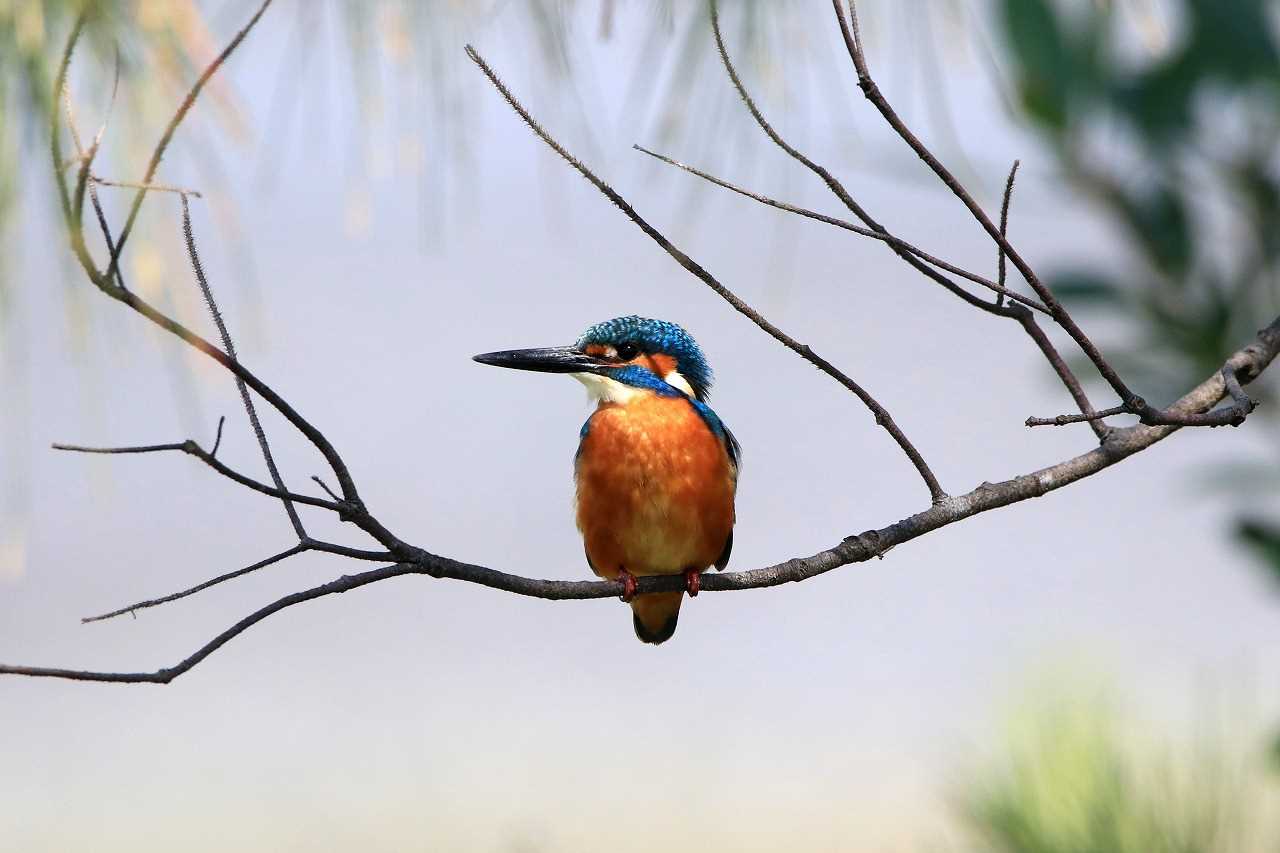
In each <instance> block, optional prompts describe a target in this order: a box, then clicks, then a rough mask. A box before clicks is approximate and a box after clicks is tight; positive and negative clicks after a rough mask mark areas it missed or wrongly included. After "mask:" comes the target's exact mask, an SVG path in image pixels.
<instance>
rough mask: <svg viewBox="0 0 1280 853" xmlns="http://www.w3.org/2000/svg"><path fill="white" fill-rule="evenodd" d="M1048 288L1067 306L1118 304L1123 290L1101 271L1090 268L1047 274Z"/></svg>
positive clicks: (1123, 297)
mask: <svg viewBox="0 0 1280 853" xmlns="http://www.w3.org/2000/svg"><path fill="white" fill-rule="evenodd" d="M1048 281H1049V289H1050V290H1052V291H1053V295H1054V296H1056V297H1058V298H1059V299H1061V300H1062V301H1063V302H1065V303H1066V304H1067V305H1068V306H1069V307H1073V308H1074V307H1081V308H1085V307H1100V306H1104V305H1106V306H1114V305H1120V304H1122V303H1123V302H1124V301H1125V295H1124V292H1123V291H1122V290H1121V289H1120V288H1119V287H1118V286H1116V284H1115V283H1114V282H1112V281H1111V280H1110V279H1108V278H1106V277H1105V276H1103V275H1102V274H1101V273H1097V272H1093V271H1090V270H1063V271H1061V272H1058V273H1054V274H1053V275H1051V276H1049V279H1048Z"/></svg>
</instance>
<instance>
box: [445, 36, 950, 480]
mask: <svg viewBox="0 0 1280 853" xmlns="http://www.w3.org/2000/svg"><path fill="white" fill-rule="evenodd" d="M466 51H467V56H469V57H471V60H472V61H473V62H475V64H476V65H477V66H479V68H480V70H481V71H483V72H484V75H485V76H486V77H488V78H489V82H490V83H492V84H493V85H494V88H496V89H497V90H498V92H499V93H500V94H501V95H502V97H503V98H504V99H505V100H506V102H507V103H508V104H509V105H510V106H511V108H512V109H513V110H515V111H516V113H517V114H518V115H519V116H520V118H522V119H523V120H524V123H525V124H527V125H528V126H529V128H530V129H531V130H532V131H533V132H534V133H535V134H536V135H537V136H538V138H539V139H541V140H542V141H543V142H545V143H546V144H547V145H548V146H550V147H551V149H552V150H553V151H555V152H556V153H557V154H559V155H560V156H561V158H563V159H564V160H565V162H567V163H568V164H569V165H570V166H572V167H573V168H574V169H576V170H577V171H578V173H579V174H581V175H582V176H583V177H584V178H586V179H587V180H588V181H590V182H591V183H592V184H593V185H595V187H596V189H598V190H600V192H602V193H603V194H604V195H605V197H606V198H608V199H609V200H610V201H611V202H613V203H614V204H615V205H616V206H617V207H618V209H619V210H621V211H622V212H623V213H624V214H626V216H627V218H628V219H630V220H631V221H632V222H634V223H635V224H636V225H637V226H639V228H640V230H641V231H643V232H644V233H645V234H647V235H648V236H649V237H650V239H652V240H653V241H654V242H655V243H657V244H658V245H659V246H661V247H662V249H663V251H665V252H666V253H667V254H668V255H670V256H671V257H672V258H674V259H675V261H676V263H678V264H680V266H682V267H684V268H685V269H686V270H688V271H689V272H691V273H692V274H693V275H694V276H696V277H697V278H699V279H701V280H702V282H703V283H704V284H706V285H707V286H708V287H710V288H711V289H712V290H714V291H715V292H716V293H717V294H719V295H720V297H721V298H722V299H724V300H725V301H726V302H728V303H729V304H730V305H732V306H733V307H734V309H735V310H737V311H738V313H740V314H742V315H743V316H745V317H746V318H748V319H749V320H751V321H752V322H753V323H755V324H756V325H757V326H759V327H760V328H761V329H763V330H764V331H765V332H766V333H767V334H769V335H770V336H771V337H772V338H773V339H774V340H776V341H778V342H779V343H781V344H782V345H783V346H785V347H786V348H787V349H789V350H791V351H792V352H794V353H796V354H797V355H799V356H800V357H801V358H803V359H805V360H807V361H809V362H810V363H811V364H813V365H814V366H815V367H817V368H818V369H819V370H821V371H822V372H823V373H826V374H827V375H828V376H830V377H831V378H832V379H835V380H836V381H837V382H839V383H840V384H841V385H843V386H844V387H845V388H847V389H848V390H849V391H851V392H853V394H854V395H855V396H857V397H858V399H859V400H861V401H862V403H863V405H865V406H866V407H867V408H868V409H870V410H871V412H872V414H874V415H875V419H876V423H877V424H879V425H880V426H882V427H884V428H885V430H887V431H888V432H889V434H890V435H891V436H893V440H894V441H896V442H897V443H898V446H899V447H900V448H902V451H903V452H904V453H905V454H906V455H907V457H908V458H909V459H910V460H911V464H912V465H914V466H915V468H916V471H918V472H919V474H920V477H921V479H923V480H924V482H925V485H926V486H928V488H929V494H930V496H931V497H932V499H933V500H934V501H935V502H936V501H939V500H942V499H943V498H945V497H946V492H945V491H943V489H942V486H941V485H939V484H938V479H937V477H935V476H934V474H933V471H931V470H930V469H929V466H928V464H927V463H926V462H925V461H924V457H923V456H921V455H920V452H919V451H918V450H916V448H915V446H914V445H913V444H912V443H911V442H910V441H909V440H908V439H907V437H906V435H905V434H904V433H903V432H902V430H901V429H900V428H899V427H898V425H897V424H896V423H895V422H894V420H893V417H892V416H891V415H890V414H889V412H888V410H886V409H885V408H884V407H883V406H881V405H880V404H879V403H878V402H876V400H875V398H874V397H872V396H871V395H870V394H869V393H868V392H867V391H866V390H865V389H864V388H863V387H862V386H861V385H859V384H858V383H857V382H855V381H853V380H852V379H850V378H849V377H848V376H846V375H845V374H844V373H842V372H841V371H840V370H839V369H837V368H836V367H835V365H833V364H831V362H829V361H827V360H826V359H825V358H823V357H822V356H820V355H818V354H817V353H816V352H814V351H813V349H812V348H811V347H809V346H808V345H807V344H801V343H800V342H798V341H796V340H795V339H794V338H792V337H791V336H790V335H788V334H787V333H786V332H783V331H782V330H781V329H779V328H778V327H777V326H775V325H773V324H772V323H770V322H769V321H768V320H766V319H765V318H764V317H763V316H762V315H761V314H760V313H759V312H758V311H756V310H755V309H753V308H752V307H751V306H750V305H748V304H747V303H746V302H744V301H743V300H742V299H741V298H739V297H738V296H737V295H736V294H735V293H733V292H732V291H731V290H729V288H727V287H725V286H724V285H723V284H721V283H720V282H719V281H718V280H717V279H716V278H715V276H713V275H712V274H711V273H709V272H707V270H706V269H705V268H703V267H702V265H700V264H699V263H698V262H697V261H695V260H693V259H692V258H690V257H689V256H688V255H686V254H685V253H684V252H682V251H680V249H678V248H676V246H675V245H674V244H672V243H671V241H670V240H668V239H667V238H666V237H665V236H663V234H662V233H661V232H660V231H658V229H656V228H654V227H653V226H652V225H650V224H649V223H648V222H647V221H646V220H645V219H643V218H642V217H641V216H640V214H639V213H637V212H636V211H635V208H633V207H632V206H631V205H630V204H629V203H627V201H626V199H624V198H623V197H622V196H620V195H619V194H618V193H617V192H616V191H614V189H613V188H612V187H610V186H609V185H608V184H606V183H605V182H604V181H602V180H601V179H600V178H599V177H597V176H596V174H595V173H594V172H592V171H591V170H590V169H588V168H587V167H586V166H585V165H583V163H582V162H581V161H580V160H578V158H576V157H574V156H573V155H572V154H570V153H569V152H568V151H567V150H565V148H564V147H563V146H561V145H560V143H559V142H557V141H556V140H555V139H554V138H553V137H552V136H551V134H549V133H547V131H546V130H544V129H543V127H542V125H540V124H538V122H537V121H536V120H535V119H534V118H533V116H532V115H530V113H529V111H528V110H526V109H525V107H524V105H523V104H521V103H520V101H519V100H517V99H516V97H515V95H513V94H512V93H511V90H509V89H508V88H507V87H506V85H505V84H504V83H503V82H502V81H501V80H500V79H498V75H497V74H496V73H495V72H494V71H493V69H492V68H490V67H489V64H488V63H487V62H485V61H484V59H483V58H482V57H481V56H480V54H479V53H478V52H476V49H475V48H474V47H472V46H471V45H467V47H466Z"/></svg>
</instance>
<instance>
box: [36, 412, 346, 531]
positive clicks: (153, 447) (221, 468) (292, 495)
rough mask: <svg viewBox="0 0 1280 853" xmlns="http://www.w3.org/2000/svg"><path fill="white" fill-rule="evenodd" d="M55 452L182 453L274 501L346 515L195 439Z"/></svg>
mask: <svg viewBox="0 0 1280 853" xmlns="http://www.w3.org/2000/svg"><path fill="white" fill-rule="evenodd" d="M221 438H222V429H221V421H219V429H218V439H219V440H221ZM214 446H215V448H216V447H217V445H216V444H215V445H214ZM53 449H54V450H65V451H69V452H72V453H99V454H107V455H112V454H125V455H128V454H134V453H166V452H170V451H179V452H181V453H185V454H187V455H188V456H194V457H195V458H197V459H199V460H200V461H201V462H203V463H204V464H206V465H208V466H209V467H210V468H212V469H213V470H215V471H217V472H218V473H219V474H221V475H222V476H224V477H226V478H227V479H229V480H234V481H235V482H237V483H239V484H240V485H242V486H245V487H247V488H250V489H253V490H254V491H255V492H261V493H262V494H264V495H268V496H270V497H273V498H277V499H280V500H283V499H285V498H288V499H289V500H291V501H293V502H294V503H299V504H306V505H307V506H314V507H319V508H320V509H327V510H329V511H331V512H336V513H342V512H344V511H346V507H344V506H343V504H342V502H340V501H332V502H331V501H327V500H324V499H323V498H313V497H311V496H310V495H300V494H298V493H297V492H290V491H287V490H282V489H277V488H274V487H272V486H268V485H267V484H266V483H260V482H258V481H257V480H255V479H253V478H252V477H246V476H245V475H244V474H241V473H240V472H239V471H236V470H234V469H232V468H228V467H227V466H226V465H224V464H222V462H220V461H219V460H218V459H217V458H216V457H215V456H214V455H213V454H212V453H210V452H208V451H206V450H205V449H204V448H202V447H201V446H200V445H199V444H197V443H196V442H195V441H192V440H191V439H187V440H186V441H174V442H169V443H167V444H142V445H135V446H130V447H85V446H84V445H80V444H54V445H53Z"/></svg>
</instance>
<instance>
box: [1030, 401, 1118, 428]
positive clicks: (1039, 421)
mask: <svg viewBox="0 0 1280 853" xmlns="http://www.w3.org/2000/svg"><path fill="white" fill-rule="evenodd" d="M1131 414H1133V413H1132V412H1130V411H1129V408H1128V407H1127V406H1125V405H1124V404H1123V403H1121V404H1120V405H1119V406H1112V407H1111V408H1110V409H1103V410H1102V411H1100V412H1092V413H1090V414H1080V415H1055V416H1054V417H1052V418H1037V417H1030V418H1027V420H1026V424H1027V426H1029V427H1038V426H1066V425H1067V424H1078V423H1083V422H1084V421H1090V422H1093V421H1097V420H1099V419H1101V418H1109V417H1111V416H1112V415H1131Z"/></svg>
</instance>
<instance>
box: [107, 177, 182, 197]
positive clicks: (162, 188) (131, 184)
mask: <svg viewBox="0 0 1280 853" xmlns="http://www.w3.org/2000/svg"><path fill="white" fill-rule="evenodd" d="M89 180H91V181H93V182H94V183H95V184H99V185H101V186H104V187H123V188H124V189H134V190H143V191H146V190H150V191H151V192H155V193H177V194H178V195H182V196H191V197H192V198H204V196H203V195H202V194H201V193H200V191H199V190H192V189H188V188H186V187H175V186H171V185H169V184H157V183H150V184H142V183H138V182H137V181H109V180H107V179H106V178H104V177H101V176H100V175H90V176H89Z"/></svg>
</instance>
